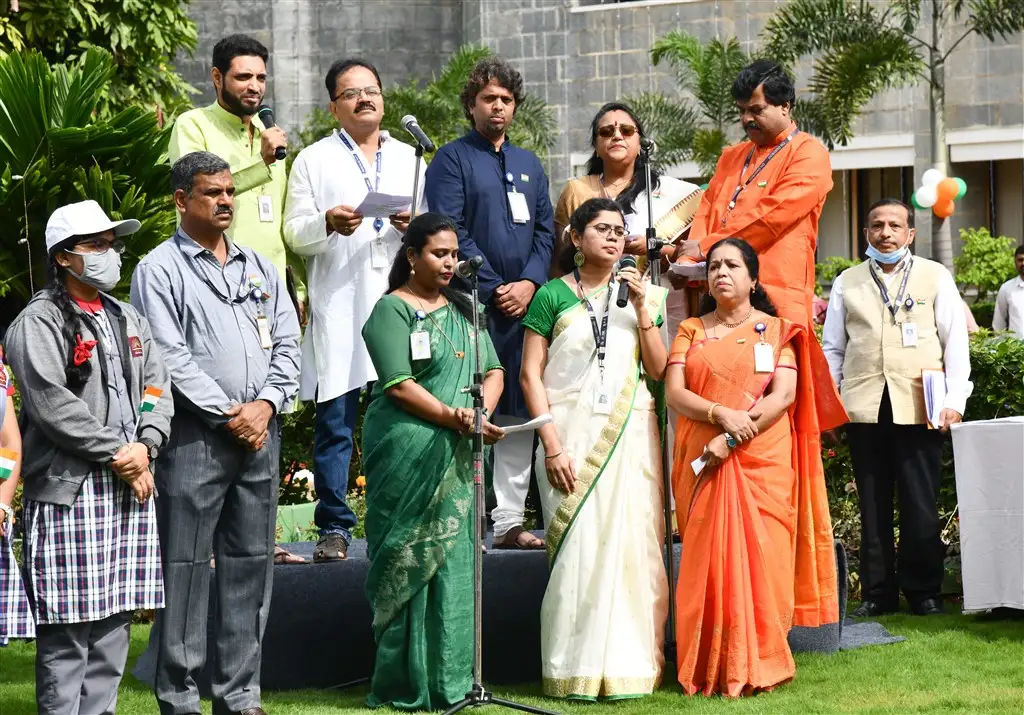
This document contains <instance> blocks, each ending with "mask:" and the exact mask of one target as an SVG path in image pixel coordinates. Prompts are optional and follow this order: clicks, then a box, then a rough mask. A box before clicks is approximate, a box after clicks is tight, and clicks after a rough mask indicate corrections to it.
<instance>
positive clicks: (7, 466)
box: [0, 449, 18, 479]
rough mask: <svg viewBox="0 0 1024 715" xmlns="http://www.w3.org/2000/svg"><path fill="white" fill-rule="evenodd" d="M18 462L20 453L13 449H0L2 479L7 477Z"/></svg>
mask: <svg viewBox="0 0 1024 715" xmlns="http://www.w3.org/2000/svg"><path fill="white" fill-rule="evenodd" d="M17 463H18V453H17V452H15V451H14V450H13V449H0V479H7V478H8V477H9V476H11V474H12V473H13V472H14V465H15V464H17Z"/></svg>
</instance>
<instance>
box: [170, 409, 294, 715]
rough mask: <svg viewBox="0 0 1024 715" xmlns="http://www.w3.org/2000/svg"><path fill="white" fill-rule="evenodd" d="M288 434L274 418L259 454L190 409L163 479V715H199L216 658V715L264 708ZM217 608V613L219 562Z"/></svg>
mask: <svg viewBox="0 0 1024 715" xmlns="http://www.w3.org/2000/svg"><path fill="white" fill-rule="evenodd" d="M280 450H281V434H280V427H279V424H278V421H277V418H274V419H272V421H271V425H270V437H269V439H268V440H267V444H266V445H265V446H264V447H263V449H262V450H260V451H259V452H256V453H253V452H250V451H248V450H247V449H246V448H245V447H243V446H241V445H240V444H239V443H238V442H236V441H235V439H234V438H233V437H232V436H231V435H230V434H229V433H228V432H227V431H226V430H223V429H218V430H215V429H211V428H210V427H208V426H207V425H206V424H205V423H204V422H202V421H201V420H200V419H199V418H198V417H195V416H194V415H193V414H192V413H190V412H188V411H186V410H184V409H182V410H180V411H178V412H177V413H176V414H175V416H174V419H173V421H172V423H171V438H170V441H169V443H168V444H167V446H166V448H165V449H164V450H163V451H162V452H161V453H160V457H159V458H158V460H157V471H156V473H155V477H156V483H157V487H158V489H159V490H160V497H159V499H157V522H158V524H159V528H160V547H161V550H162V552H163V567H164V591H165V598H164V600H165V602H166V604H167V605H166V607H165V608H164V609H163V610H162V611H159V612H158V613H157V617H156V623H155V624H154V627H153V631H152V633H151V634H150V638H151V640H155V641H156V650H157V664H156V678H155V683H154V690H155V692H156V699H157V703H158V704H159V706H160V712H161V713H162V715H184V714H185V713H198V712H199V689H198V687H197V686H196V681H195V678H196V676H197V675H198V673H199V672H200V671H201V670H202V669H203V666H204V664H205V661H206V654H207V643H206V634H207V618H208V617H209V618H211V619H212V620H213V624H212V625H213V628H212V629H211V630H212V633H213V634H214V635H215V642H214V643H213V644H212V647H211V648H210V650H209V652H210V655H211V659H212V663H211V664H210V687H211V692H212V695H213V703H214V712H215V713H216V712H221V711H229V712H237V711H239V710H245V709H247V708H253V707H258V706H259V705H260V661H261V657H262V653H261V647H262V642H263V630H264V628H265V627H266V623H267V613H268V612H269V610H270V595H271V586H272V579H273V573H274V571H273V568H274V557H273V553H274V535H275V520H276V515H277V492H278V481H279V479H278V473H279V455H280ZM211 553H213V554H214V556H215V557H216V569H215V570H214V573H215V578H216V579H217V589H216V603H214V604H213V609H212V613H211V612H210V602H209V601H210V554H211Z"/></svg>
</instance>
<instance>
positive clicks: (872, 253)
mask: <svg viewBox="0 0 1024 715" xmlns="http://www.w3.org/2000/svg"><path fill="white" fill-rule="evenodd" d="M865 253H866V254H867V257H868V258H870V259H872V260H874V261H877V262H878V263H885V264H886V265H892V264H894V263H899V262H900V261H902V260H903V257H904V256H906V255H907V247H906V246H904V247H903V248H898V249H896V250H895V251H893V252H892V253H882V252H881V251H879V250H878V249H877V248H875V247H874V246H872V245H871V244H870V243H869V244H868V249H867V251H865Z"/></svg>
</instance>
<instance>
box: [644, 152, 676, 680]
mask: <svg viewBox="0 0 1024 715" xmlns="http://www.w3.org/2000/svg"><path fill="white" fill-rule="evenodd" d="M653 148H654V145H653V143H651V144H649V145H648V146H647V147H644V146H643V145H641V149H640V155H641V157H642V158H643V161H644V180H645V181H646V182H647V184H646V186H647V264H648V266H650V270H651V285H658V282H659V279H660V278H661V249H662V247H663V246H664V245H665V242H664V241H662V240H661V239H659V238H658V234H657V232H656V230H655V228H654V187H653V186H651V150H652V149H653ZM665 411H666V423H665V429H664V431H663V432H662V437H663V442H664V443H667V442H668V440H667V439H664V437H665V435H667V434H668V430H669V429H671V427H672V426H671V425H670V424H668V422H667V412H668V405H667V403H666V406H665ZM661 475H662V484H663V491H664V495H663V497H662V498H663V504H664V507H665V509H664V511H665V570H666V572H667V573H668V595H669V598H668V637H667V638H666V639H665V660H667V661H668V660H671V661H672V662H674V663H675V662H676V599H675V590H676V561H675V540H674V539H673V538H672V475H671V474H670V473H669V469H668V455H667V454H666V453H665V445H664V444H662V447H661Z"/></svg>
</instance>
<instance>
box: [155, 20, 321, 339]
mask: <svg viewBox="0 0 1024 715" xmlns="http://www.w3.org/2000/svg"><path fill="white" fill-rule="evenodd" d="M267 56H268V55H267V48H266V47H264V46H263V45H262V44H261V43H260V42H258V41H256V40H254V39H252V38H250V37H246V36H244V35H231V36H228V37H225V38H224V39H222V40H220V41H219V42H218V43H217V44H216V46H215V47H214V48H213V69H212V70H211V75H212V77H213V84H214V87H215V88H216V90H217V101H216V102H214V103H213V104H211V105H210V106H208V107H201V108H199V109H193V110H191V111H189V112H186V113H185V114H182V115H181V116H180V117H178V119H177V121H176V122H175V123H174V128H173V129H172V130H171V141H170V146H169V148H168V153H169V154H170V160H171V163H174V162H175V161H177V160H178V159H179V158H180V157H182V156H184V155H185V154H188V153H190V152H193V151H208V152H211V153H213V154H216V155H217V156H219V157H220V158H222V159H224V160H225V161H226V162H228V164H229V165H230V166H231V173H232V176H233V178H234V181H235V216H234V220H233V221H232V222H231V228H229V229H228V231H227V234H228V236H229V237H230V238H231V239H232V240H233V241H235V242H237V243H239V244H241V245H243V246H248V247H249V248H252V249H253V250H255V251H256V252H257V253H259V254H260V255H262V256H265V257H266V258H268V259H270V260H271V261H272V262H273V264H274V267H275V268H277V270H278V271H279V272H280V273H281V275H285V274H286V270H285V269H286V266H289V265H290V266H291V267H292V270H293V274H294V277H295V282H296V290H297V291H298V293H299V299H300V301H301V300H303V299H304V297H305V296H304V293H305V291H304V287H303V285H302V278H303V276H304V271H303V269H302V261H301V259H298V258H297V257H295V256H292V255H290V254H288V253H287V252H286V250H285V246H284V241H283V240H282V238H281V216H282V214H283V213H284V195H285V189H286V187H287V178H286V176H285V163H284V161H277V160H276V159H275V151H276V150H277V148H278V147H284V146H286V144H287V139H286V137H285V134H284V131H282V130H281V129H280V128H279V127H273V128H270V129H267V128H266V127H265V126H264V124H263V122H262V121H260V118H259V116H257V114H256V112H257V109H259V107H260V104H261V103H262V101H263V95H264V92H265V91H266V81H267V65H266V62H267ZM299 317H300V319H301V318H302V311H301V310H300V315H299Z"/></svg>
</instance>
